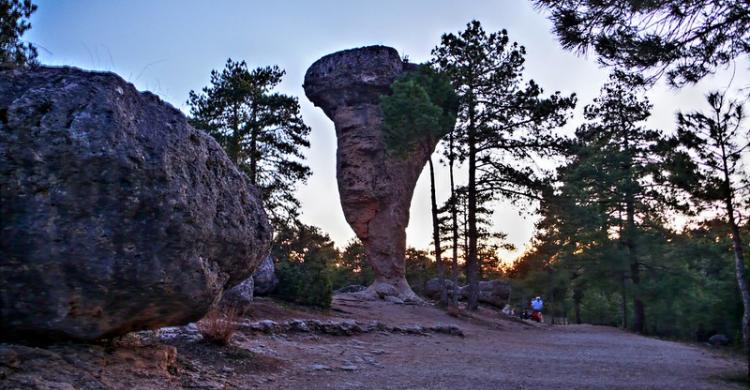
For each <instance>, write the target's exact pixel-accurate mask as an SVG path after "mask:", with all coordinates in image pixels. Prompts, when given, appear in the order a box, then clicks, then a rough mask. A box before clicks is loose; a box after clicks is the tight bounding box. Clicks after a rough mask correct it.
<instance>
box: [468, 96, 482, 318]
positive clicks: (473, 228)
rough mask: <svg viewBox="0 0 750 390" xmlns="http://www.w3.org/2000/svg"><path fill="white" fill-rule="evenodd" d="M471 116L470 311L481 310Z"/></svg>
mask: <svg viewBox="0 0 750 390" xmlns="http://www.w3.org/2000/svg"><path fill="white" fill-rule="evenodd" d="M469 116H470V118H469V126H468V129H467V130H468V132H467V133H468V134H467V135H468V137H467V138H468V139H467V143H468V144H469V183H468V198H469V199H468V200H469V204H468V210H467V213H468V215H469V218H468V219H469V232H468V233H469V234H468V235H469V248H468V253H467V256H466V263H467V264H466V270H467V279H468V282H469V298H468V303H467V306H468V308H469V309H470V310H477V309H478V308H479V279H478V273H477V271H478V270H477V266H478V263H477V178H476V174H477V172H476V170H477V155H476V154H477V150H476V134H475V132H476V129H475V128H474V112H473V108H472V110H471V111H470V113H469Z"/></svg>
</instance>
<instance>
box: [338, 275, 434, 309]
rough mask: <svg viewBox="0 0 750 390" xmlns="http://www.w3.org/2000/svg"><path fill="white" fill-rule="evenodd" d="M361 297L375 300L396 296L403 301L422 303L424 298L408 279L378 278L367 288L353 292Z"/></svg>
mask: <svg viewBox="0 0 750 390" xmlns="http://www.w3.org/2000/svg"><path fill="white" fill-rule="evenodd" d="M352 295H354V296H356V297H357V298H359V299H363V300H368V301H375V300H378V299H386V298H387V297H395V298H398V299H400V300H401V303H406V302H409V303H421V302H423V301H422V298H420V297H419V296H417V294H415V293H414V291H412V289H411V287H409V283H407V282H406V279H399V280H380V281H378V280H376V281H375V282H373V283H372V284H371V285H370V287H367V289H366V290H364V291H360V292H358V293H354V294H352Z"/></svg>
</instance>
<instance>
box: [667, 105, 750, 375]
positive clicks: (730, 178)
mask: <svg viewBox="0 0 750 390" xmlns="http://www.w3.org/2000/svg"><path fill="white" fill-rule="evenodd" d="M707 101H708V104H709V106H710V109H709V111H708V112H706V113H703V112H692V113H689V114H684V113H680V114H678V116H677V124H678V128H677V135H676V136H675V138H673V139H672V142H673V145H674V146H677V147H678V149H677V150H676V151H675V153H674V154H673V163H674V167H675V168H676V169H677V170H676V171H675V172H674V176H673V178H672V179H673V181H674V182H676V183H677V184H679V185H681V186H682V187H683V188H684V189H685V190H687V191H688V192H689V193H690V194H691V195H692V196H693V199H694V200H695V201H697V202H698V203H703V204H709V205H710V204H718V205H720V206H721V207H722V208H723V209H724V216H723V219H724V221H725V223H726V225H727V228H728V229H727V230H728V233H729V236H730V238H731V242H732V252H733V254H734V262H735V276H736V279H737V287H738V289H739V292H740V297H741V298H742V304H743V308H744V314H743V316H742V338H743V340H744V344H745V349H746V353H747V358H748V367H747V368H748V373H747V375H748V376H750V289H749V288H748V282H747V276H746V275H745V246H744V244H743V242H742V234H741V232H740V226H741V220H740V213H739V211H738V210H737V209H738V206H739V205H740V204H741V202H742V198H741V197H742V195H743V194H742V191H743V189H744V188H746V186H745V185H743V184H742V183H741V179H742V176H743V174H744V172H743V171H742V169H741V159H742V156H743V154H744V153H745V152H746V151H747V150H748V147H750V144H749V141H750V140H748V133H749V130H748V129H747V128H745V127H743V122H744V119H745V112H744V110H743V106H742V105H741V104H739V103H738V102H736V101H731V100H729V99H727V98H726V97H725V96H724V95H723V94H721V93H718V92H713V93H710V94H709V95H708V97H707ZM744 195H745V196H747V194H744Z"/></svg>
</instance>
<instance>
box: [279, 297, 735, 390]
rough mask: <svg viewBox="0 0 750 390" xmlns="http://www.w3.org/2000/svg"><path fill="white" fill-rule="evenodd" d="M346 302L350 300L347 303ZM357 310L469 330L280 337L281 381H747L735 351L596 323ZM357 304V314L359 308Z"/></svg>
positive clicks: (449, 384) (538, 384) (578, 385)
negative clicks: (287, 364) (285, 366)
mask: <svg viewBox="0 0 750 390" xmlns="http://www.w3.org/2000/svg"><path fill="white" fill-rule="evenodd" d="M337 304H338V307H342V306H341V302H337ZM347 310H348V311H350V314H354V316H355V317H369V316H371V315H373V314H375V315H379V316H383V317H381V318H389V320H390V321H395V322H399V320H406V322H417V320H418V321H419V322H421V323H433V322H442V323H454V324H458V325H460V326H461V327H462V328H463V329H464V331H465V332H466V337H464V338H460V337H455V336H445V335H429V336H407V335H386V334H372V335H362V336H356V337H351V338H335V337H319V338H312V339H307V340H305V339H304V338H300V339H297V340H292V339H288V340H283V339H282V340H275V341H272V342H271V343H270V344H269V343H267V342H266V344H269V345H267V347H270V348H272V349H275V350H276V352H277V353H279V354H280V356H284V355H286V356H295V357H296V359H295V360H294V364H293V366H292V367H291V368H290V369H289V371H287V372H286V373H285V374H284V375H283V376H280V377H279V382H278V383H275V384H274V386H272V387H278V388H294V387H296V388H332V389H354V388H373V389H381V388H382V389H385V388H405V389H443V388H445V389H448V388H451V389H455V388H471V389H484V388H486V389H499V388H503V389H540V388H544V389H589V388H590V389H601V388H607V389H717V388H727V389H733V388H743V387H741V386H739V385H737V384H735V383H732V382H729V381H727V380H726V378H729V377H732V376H738V375H741V372H742V369H743V363H742V361H740V360H738V359H737V358H736V357H732V356H731V355H729V354H726V353H723V352H720V351H716V350H711V349H710V348H704V347H702V346H691V345H686V344H681V343H676V342H670V341H663V340H657V339H653V338H648V337H642V336H638V335H634V334H631V333H628V332H623V331H620V330H618V329H614V328H608V327H599V326H591V325H569V326H541V327H540V326H535V325H531V324H528V325H527V324H522V323H518V322H515V321H509V320H502V319H499V315H498V314H496V313H494V312H491V311H488V310H486V309H485V310H483V311H482V312H480V314H478V315H476V316H475V317H474V318H472V319H469V320H466V319H455V318H452V317H449V316H447V315H446V314H445V313H444V312H442V311H440V310H438V309H435V308H432V307H416V306H412V307H409V306H399V305H386V304H382V303H362V304H359V305H358V307H357V308H356V309H355V310H352V306H349V308H348V309H347ZM352 311H354V313H351V312H352Z"/></svg>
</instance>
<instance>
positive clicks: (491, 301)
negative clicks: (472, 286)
mask: <svg viewBox="0 0 750 390" xmlns="http://www.w3.org/2000/svg"><path fill="white" fill-rule="evenodd" d="M510 292H511V285H510V283H508V282H506V281H503V280H498V279H496V280H488V281H481V282H479V302H481V303H486V304H488V305H492V306H495V307H499V308H503V307H505V305H506V304H507V303H508V297H509V296H510ZM468 298H469V286H463V287H460V288H459V299H461V300H466V299H468Z"/></svg>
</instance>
